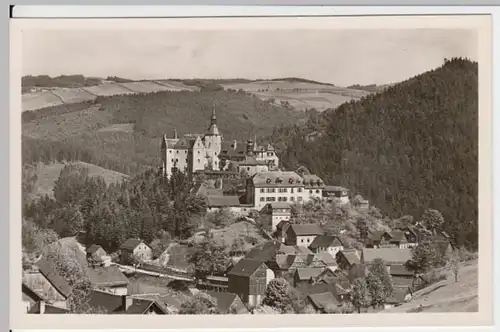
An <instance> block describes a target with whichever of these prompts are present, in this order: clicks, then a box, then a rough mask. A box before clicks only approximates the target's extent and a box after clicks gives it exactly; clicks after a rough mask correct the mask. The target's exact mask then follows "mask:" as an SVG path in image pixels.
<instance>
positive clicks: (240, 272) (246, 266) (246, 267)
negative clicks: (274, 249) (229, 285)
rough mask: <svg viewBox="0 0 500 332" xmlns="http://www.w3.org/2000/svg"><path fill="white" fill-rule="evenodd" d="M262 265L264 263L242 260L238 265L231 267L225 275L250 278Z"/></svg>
mask: <svg viewBox="0 0 500 332" xmlns="http://www.w3.org/2000/svg"><path fill="white" fill-rule="evenodd" d="M262 265H264V266H265V264H264V262H262V261H259V260H255V259H249V258H243V259H241V260H239V261H238V263H236V265H234V266H233V268H232V269H231V270H230V271H229V272H228V273H227V275H228V276H229V275H233V276H242V277H250V276H251V275H252V274H254V273H255V271H257V270H258V269H259V268H260V267H261V266H262Z"/></svg>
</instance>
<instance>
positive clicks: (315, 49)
mask: <svg viewBox="0 0 500 332" xmlns="http://www.w3.org/2000/svg"><path fill="white" fill-rule="evenodd" d="M477 52H478V50H477V35H476V32H475V31H474V30H456V29H454V30H451V29H386V30H375V29H370V30H368V29H365V30H361V29H360V30H353V29H346V30H339V29H337V30H328V31H327V30H309V31H306V30H297V31H290V30H288V31H283V30H274V31H272V30H269V31H267V30H266V31H262V30H260V31H259V30H241V31H235V30H231V31H228V30H219V31H217V30H211V31H207V30H205V31H194V30H180V31H172V30H169V31H166V30H141V31H139V30H83V29H82V30H45V31H43V30H25V31H23V52H22V53H23V59H22V60H23V62H22V63H23V75H50V76H58V75H72V74H82V75H85V76H94V77H107V76H119V77H124V78H129V79H167V78H247V79H257V78H263V79H267V78H280V77H301V78H307V79H311V80H317V81H321V82H327V83H333V84H335V85H339V86H348V85H352V84H362V85H364V84H379V85H380V84H387V83H396V82H400V81H402V80H405V79H408V78H410V77H412V76H415V75H418V74H420V73H423V72H425V71H427V70H430V69H433V68H436V67H438V66H440V65H442V64H443V62H444V58H451V57H460V56H461V57H467V58H470V59H472V60H475V61H476V60H477Z"/></svg>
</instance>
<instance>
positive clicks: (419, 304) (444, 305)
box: [383, 260, 478, 313]
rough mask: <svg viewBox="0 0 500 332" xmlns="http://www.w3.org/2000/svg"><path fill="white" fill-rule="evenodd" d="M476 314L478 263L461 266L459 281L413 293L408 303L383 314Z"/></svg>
mask: <svg viewBox="0 0 500 332" xmlns="http://www.w3.org/2000/svg"><path fill="white" fill-rule="evenodd" d="M417 311H418V312H477V311H478V261H477V260H474V261H471V262H465V264H463V266H462V268H461V271H460V275H459V280H458V282H457V283H455V279H454V277H453V276H452V275H451V273H449V275H448V279H446V280H443V281H440V282H438V283H437V284H434V285H431V286H429V287H426V288H424V289H422V290H420V291H418V292H416V293H415V295H414V297H413V299H412V300H411V301H410V302H407V303H404V304H402V305H401V306H399V307H394V308H390V309H386V310H384V311H383V312H392V313H411V312H417Z"/></svg>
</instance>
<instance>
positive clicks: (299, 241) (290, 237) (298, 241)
mask: <svg viewBox="0 0 500 332" xmlns="http://www.w3.org/2000/svg"><path fill="white" fill-rule="evenodd" d="M323 234H325V231H324V230H323V229H322V228H321V226H319V225H317V224H293V225H291V226H290V227H289V228H288V230H287V231H286V237H285V244H286V245H293V246H305V247H308V246H310V245H311V243H312V242H313V241H314V239H316V237H318V236H320V235H323Z"/></svg>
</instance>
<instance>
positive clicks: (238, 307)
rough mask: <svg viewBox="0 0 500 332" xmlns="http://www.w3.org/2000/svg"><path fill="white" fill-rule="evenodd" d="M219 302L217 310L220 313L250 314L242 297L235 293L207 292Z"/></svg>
mask: <svg viewBox="0 0 500 332" xmlns="http://www.w3.org/2000/svg"><path fill="white" fill-rule="evenodd" d="M206 293H207V294H208V295H210V296H211V297H213V298H214V299H216V300H217V309H219V312H220V313H223V314H225V313H234V314H239V315H241V314H249V313H250V311H248V309H247V307H246V306H245V304H244V303H243V301H241V299H240V297H239V296H238V295H236V294H234V293H219V292H211V291H207V292H206Z"/></svg>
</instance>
